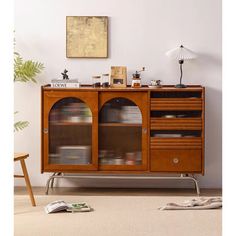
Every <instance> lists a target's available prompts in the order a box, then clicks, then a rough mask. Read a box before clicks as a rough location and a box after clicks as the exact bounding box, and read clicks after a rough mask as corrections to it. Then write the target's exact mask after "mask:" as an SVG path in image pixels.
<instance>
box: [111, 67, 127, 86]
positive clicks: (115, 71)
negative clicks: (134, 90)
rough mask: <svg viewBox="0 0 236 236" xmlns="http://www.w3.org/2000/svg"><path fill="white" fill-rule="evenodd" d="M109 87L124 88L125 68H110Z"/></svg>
mask: <svg viewBox="0 0 236 236" xmlns="http://www.w3.org/2000/svg"><path fill="white" fill-rule="evenodd" d="M110 79H111V81H110V86H111V87H115V88H125V87H126V84H127V68H126V66H112V67H111V78H110Z"/></svg>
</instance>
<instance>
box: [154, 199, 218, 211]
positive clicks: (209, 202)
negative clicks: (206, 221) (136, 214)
mask: <svg viewBox="0 0 236 236" xmlns="http://www.w3.org/2000/svg"><path fill="white" fill-rule="evenodd" d="M221 207H222V198H221V197H212V198H195V199H190V200H187V201H184V202H183V203H180V204H179V203H173V202H171V203H167V204H166V205H165V206H163V207H160V208H158V209H159V210H207V209H218V208H221Z"/></svg>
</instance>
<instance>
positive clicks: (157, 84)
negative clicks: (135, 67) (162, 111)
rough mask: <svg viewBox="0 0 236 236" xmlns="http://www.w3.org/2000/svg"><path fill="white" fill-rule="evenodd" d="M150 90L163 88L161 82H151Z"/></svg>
mask: <svg viewBox="0 0 236 236" xmlns="http://www.w3.org/2000/svg"><path fill="white" fill-rule="evenodd" d="M148 87H149V88H159V87H161V80H151V82H150V85H148Z"/></svg>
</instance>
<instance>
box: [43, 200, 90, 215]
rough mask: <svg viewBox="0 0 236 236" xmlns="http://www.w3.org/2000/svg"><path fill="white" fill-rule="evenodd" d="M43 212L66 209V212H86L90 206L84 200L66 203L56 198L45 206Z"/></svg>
mask: <svg viewBox="0 0 236 236" xmlns="http://www.w3.org/2000/svg"><path fill="white" fill-rule="evenodd" d="M44 209H45V212H46V213H47V214H49V213H56V212H60V211H67V212H88V211H91V210H92V208H91V207H90V206H89V205H88V204H87V203H86V202H80V203H67V202H65V201H63V200H57V201H53V202H50V203H49V204H48V205H47V206H45V208H44Z"/></svg>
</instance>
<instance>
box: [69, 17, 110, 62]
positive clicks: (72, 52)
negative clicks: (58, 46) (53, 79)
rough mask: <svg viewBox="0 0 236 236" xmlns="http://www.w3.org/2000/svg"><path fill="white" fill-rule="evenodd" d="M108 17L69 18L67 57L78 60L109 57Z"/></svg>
mask: <svg viewBox="0 0 236 236" xmlns="http://www.w3.org/2000/svg"><path fill="white" fill-rule="evenodd" d="M107 42H108V17H107V16H67V17H66V56H67V57H75V58H76V57H77V58H106V57H108V46H107V45H108V43H107Z"/></svg>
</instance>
